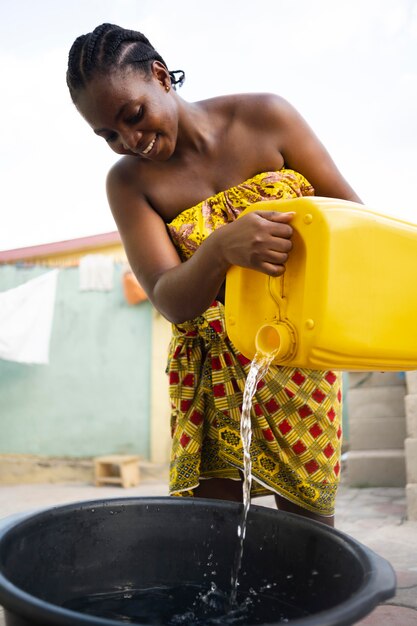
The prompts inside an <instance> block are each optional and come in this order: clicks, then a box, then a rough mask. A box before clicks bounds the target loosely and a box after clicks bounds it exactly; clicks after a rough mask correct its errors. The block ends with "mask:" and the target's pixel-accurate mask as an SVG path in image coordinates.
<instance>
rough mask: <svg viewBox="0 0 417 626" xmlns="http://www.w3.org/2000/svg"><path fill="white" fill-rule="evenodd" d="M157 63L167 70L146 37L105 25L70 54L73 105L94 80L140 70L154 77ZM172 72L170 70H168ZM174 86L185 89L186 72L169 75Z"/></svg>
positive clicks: (80, 39) (74, 46) (76, 44)
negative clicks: (125, 70) (114, 70)
mask: <svg viewBox="0 0 417 626" xmlns="http://www.w3.org/2000/svg"><path fill="white" fill-rule="evenodd" d="M153 61H159V62H160V63H162V65H164V66H165V67H166V68H167V64H166V63H165V61H164V59H163V58H162V57H161V55H160V54H159V53H158V52H157V51H156V50H155V48H154V47H153V46H152V44H151V43H150V41H149V40H148V39H147V38H146V37H145V35H143V34H142V33H140V32H138V31H135V30H127V29H125V28H121V27H120V26H116V25H115V24H107V23H105V24H101V25H100V26H97V27H96V28H95V29H94V30H93V31H92V32H91V33H88V34H87V35H81V36H80V37H78V38H77V39H76V40H75V41H74V43H73V44H72V46H71V49H70V51H69V54H68V69H67V85H68V89H69V91H70V94H71V98H72V100H73V102H75V101H76V97H77V93H79V91H81V90H82V89H83V88H85V86H86V85H87V83H88V82H89V81H90V80H91V79H92V77H93V76H96V75H98V74H103V73H105V72H106V71H108V70H109V69H111V68H120V69H122V68H125V67H127V66H129V65H131V66H136V67H138V68H139V69H141V70H143V71H144V72H145V73H146V74H150V72H151V65H152V62H153ZM167 71H169V70H167ZM169 76H170V79H171V83H172V85H173V87H174V89H175V87H176V85H178V86H179V87H181V85H182V84H183V82H184V80H185V74H184V72H183V71H182V70H174V71H169Z"/></svg>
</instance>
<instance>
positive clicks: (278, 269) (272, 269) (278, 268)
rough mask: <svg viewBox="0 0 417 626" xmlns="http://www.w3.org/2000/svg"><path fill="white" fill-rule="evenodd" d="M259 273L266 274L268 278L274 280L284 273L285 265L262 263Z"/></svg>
mask: <svg viewBox="0 0 417 626" xmlns="http://www.w3.org/2000/svg"><path fill="white" fill-rule="evenodd" d="M259 271H260V272H263V273H264V274H267V275H268V276H272V277H274V278H276V277H278V276H282V275H283V274H284V272H285V264H281V263H262V264H261V266H260V268H259Z"/></svg>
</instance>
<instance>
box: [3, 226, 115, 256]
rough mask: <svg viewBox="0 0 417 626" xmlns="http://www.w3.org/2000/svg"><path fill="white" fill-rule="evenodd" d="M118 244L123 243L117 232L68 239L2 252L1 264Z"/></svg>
mask: <svg viewBox="0 0 417 626" xmlns="http://www.w3.org/2000/svg"><path fill="white" fill-rule="evenodd" d="M118 243H121V239H120V235H119V233H118V231H117V230H116V231H113V232H111V233H103V234H101V235H91V236H90V237H79V238H78V239H68V240H67V241H57V242H55V243H45V244H42V245H40V246H29V247H27V248H15V249H14V250H3V251H2V252H0V263H12V262H13V261H23V260H24V259H29V258H33V257H43V256H52V255H54V254H64V253H65V252H73V251H76V250H77V251H78V250H84V249H88V248H104V247H105V246H109V245H112V244H114V245H116V244H118Z"/></svg>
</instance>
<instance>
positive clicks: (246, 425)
mask: <svg viewBox="0 0 417 626" xmlns="http://www.w3.org/2000/svg"><path fill="white" fill-rule="evenodd" d="M274 356H275V353H274V352H272V353H270V354H263V353H260V352H257V353H256V354H255V357H254V359H253V361H252V363H251V366H250V370H249V373H248V376H247V378H246V384H245V389H244V392H243V404H242V416H241V420H240V436H241V439H242V446H243V510H242V515H241V519H240V523H239V525H238V528H237V534H238V537H239V545H238V549H237V552H236V558H235V562H234V566H233V569H232V576H231V585H232V592H231V598H230V601H231V604H232V605H234V604H236V598H237V591H238V586H239V580H238V578H239V573H240V569H241V566H242V557H243V544H244V540H245V535H246V519H247V516H248V511H249V506H250V492H251V487H252V460H251V456H250V445H251V441H252V422H251V408H252V400H253V396H254V395H255V392H256V388H257V386H258V383H259V382H260V380H261V379H262V378H263V377H264V376H265V374H266V373H267V371H268V369H269V366H270V365H271V363H272V361H273V359H274Z"/></svg>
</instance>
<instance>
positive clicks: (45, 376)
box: [0, 266, 164, 458]
mask: <svg viewBox="0 0 417 626" xmlns="http://www.w3.org/2000/svg"><path fill="white" fill-rule="evenodd" d="M45 271H48V270H45V269H43V268H39V267H33V268H25V269H24V268H22V269H20V268H17V267H14V266H2V267H0V291H4V290H6V289H9V288H11V287H14V286H17V285H19V284H22V283H24V282H26V281H27V280H30V279H31V278H35V277H36V276H38V275H40V274H42V273H44V272H45ZM120 274H121V268H120V266H116V267H115V277H114V288H113V290H112V291H110V292H80V291H79V286H78V285H79V274H78V268H70V269H62V270H61V271H60V273H59V276H58V288H57V301H56V306H55V315H54V323H53V331H52V338H51V350H50V363H49V365H25V364H19V363H13V362H9V361H4V360H0V454H35V455H45V456H68V457H88V456H96V455H101V454H111V453H135V454H140V455H142V456H143V457H144V458H148V457H149V454H150V441H149V438H150V413H151V408H150V377H151V376H150V361H151V328H152V307H151V305H150V304H149V303H148V302H144V303H142V304H140V305H137V306H129V305H128V304H127V303H126V302H125V300H124V297H123V292H122V285H121V276H120ZM161 367H162V368H163V367H164V363H161Z"/></svg>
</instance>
